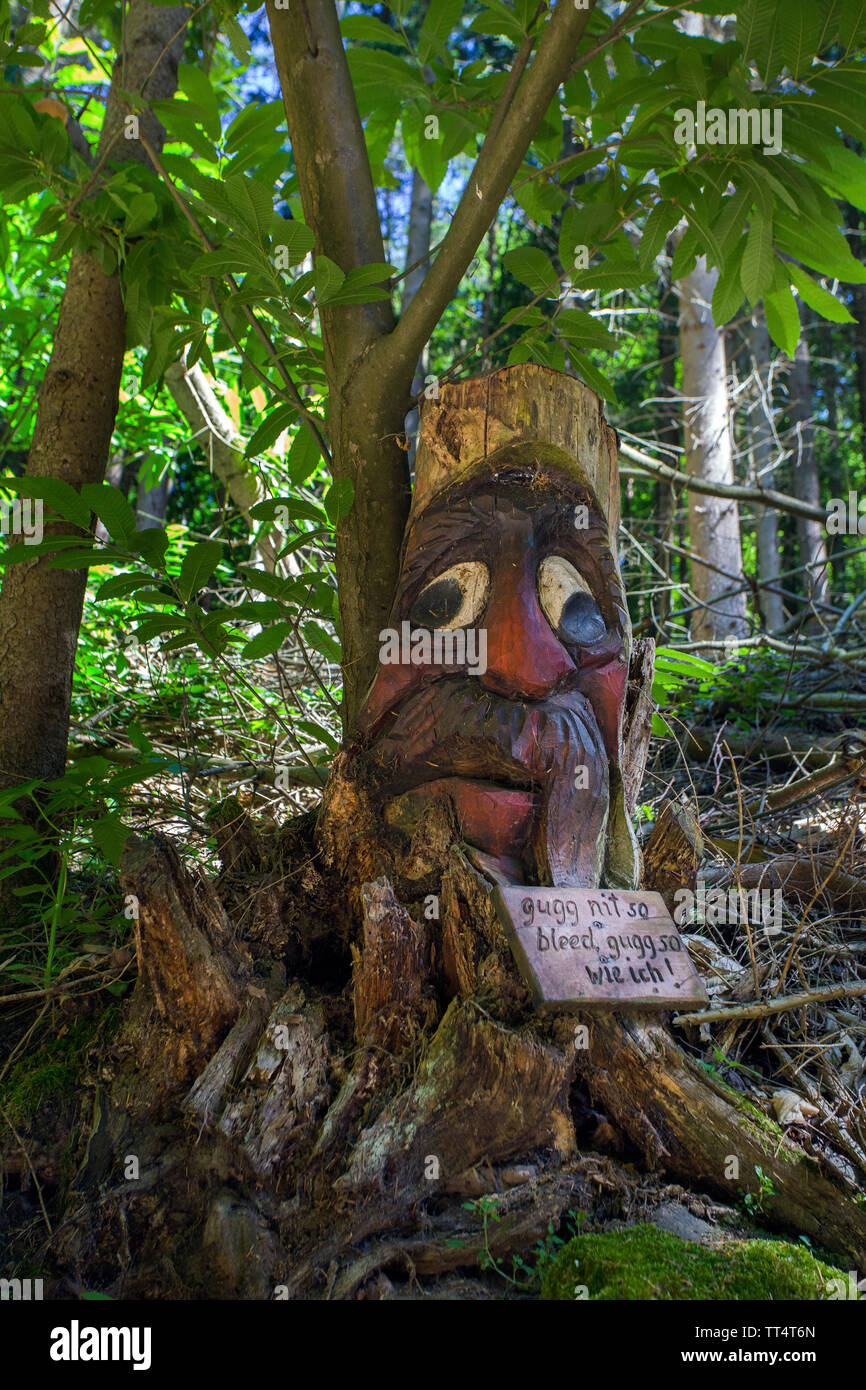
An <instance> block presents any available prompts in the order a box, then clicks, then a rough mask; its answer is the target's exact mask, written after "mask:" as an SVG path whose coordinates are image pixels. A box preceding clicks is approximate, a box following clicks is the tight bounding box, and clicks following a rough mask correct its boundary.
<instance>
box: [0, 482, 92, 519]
mask: <svg viewBox="0 0 866 1390" xmlns="http://www.w3.org/2000/svg"><path fill="white" fill-rule="evenodd" d="M0 488H4V489H6V491H8V492H12V493H14V494H16V495H17V496H19V497H32V498H39V499H41V500H42V501H43V502H47V503H48V505H49V507H51V509H52V511H54V512H56V513H57V515H58V516H59V517H62V518H63V520H64V521H71V522H73V523H74V524H75V525H76V526H81V527H83V528H84V530H85V531H86V530H88V528H89V527H90V507H89V506H88V505H87V503H86V502H85V501H83V499H82V498H81V496H80V494H79V493H77V492H76V491H75V488H73V487H70V486H69V484H68V483H64V482H62V481H61V479H60V478H30V477H26V476H25V477H23V478H13V477H6V478H0Z"/></svg>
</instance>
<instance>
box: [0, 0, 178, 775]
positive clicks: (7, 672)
mask: <svg viewBox="0 0 866 1390" xmlns="http://www.w3.org/2000/svg"><path fill="white" fill-rule="evenodd" d="M186 13H187V12H186V10H185V9H183V8H179V7H172V8H166V7H161V6H154V5H150V4H148V3H147V2H146V0H133V3H132V4H131V6H130V8H129V12H128V15H127V18H126V28H125V45H126V46H125V48H124V50H123V52H122V53H121V54H120V55H119V56H118V59H117V62H116V63H115V67H114V71H113V75H112V87H111V91H110V93H109V98H108V104H107V107H106V114H105V121H104V123H103V128H102V132H101V135H100V140H99V149H98V156H103V155H104V156H106V157H107V158H108V159H109V161H110V162H112V163H114V162H119V161H121V160H132V161H138V162H143V161H144V160H145V158H146V156H145V153H144V150H143V148H142V146H141V144H140V143H139V142H138V141H136V140H129V139H126V138H124V126H123V118H124V116H125V115H126V113H127V109H128V108H127V106H126V102H125V100H124V98H123V97H122V95H121V91H122V90H125V91H133V92H134V91H137V90H141V89H142V88H144V91H145V95H147V96H149V97H151V98H153V97H166V96H170V95H171V94H172V93H173V92H174V90H175V87H176V85H177V64H178V62H179V60H180V56H181V54H182V51H183V38H182V34H181V35H180V36H178V31H179V30H180V29H181V26H182V25H183V22H184V20H185V17H186ZM140 120H141V129H142V133H147V135H148V137H149V138H150V140H151V141H152V142H153V143H154V144H155V146H157V147H159V148H161V146H162V138H163V131H162V128H161V126H160V125H159V123H158V122H157V121H156V119H155V117H153V116H151V115H150V114H149V113H146V112H145V113H143V114H142V115H141V117H140ZM124 351H125V317H124V310H123V298H122V290H121V282H120V278H119V276H117V275H106V274H105V272H104V271H103V270H102V269H101V267H100V266H99V264H98V263H97V262H96V261H95V260H94V259H93V257H92V256H90V255H88V254H84V253H80V252H79V253H77V254H75V255H73V257H72V260H71V262H70V266H69V273H68V276H67V280H66V288H65V291H64V294H63V300H62V302H61V305H60V315H59V319H58V324H57V331H56V333H55V336H54V343H53V346H52V352H51V359H50V361H49V363H48V367H47V368H46V373H45V380H44V382H43V385H42V390H41V392H40V397H39V409H38V411H37V416H36V426H35V429H34V433H33V440H32V443H31V447H30V458H29V464H28V473H29V475H31V476H33V477H41V478H60V479H62V480H63V481H64V482H66V483H69V484H70V485H71V486H73V487H76V488H80V487H81V486H82V484H84V483H99V482H101V481H102V479H103V477H104V475H105V468H106V464H107V462H108V457H109V448H110V444H111V435H112V432H113V429H114V421H115V417H116V414H117V404H118V391H119V387H120V378H121V371H122V368H123V357H124ZM74 529H75V528H71V527H70V526H69V525H67V524H62V523H58V524H56V525H55V526H52V527H50V528H47V534H62V533H68V532H69V531H70V530H73V531H74ZM86 582H87V571H86V570H50V569H46V558H45V557H41V558H38V559H35V560H31V561H25V562H24V563H23V564H19V565H10V566H8V567H7V568H6V570H5V572H4V576H3V586H2V591H0V782H2V784H4V785H7V786H9V785H14V784H15V783H17V782H19V781H22V780H26V779H28V778H53V777H59V776H60V775H61V773H62V772H63V768H64V766H65V763H66V745H67V739H68V734H69V708H70V698H71V690H72V674H73V666H74V662H75V649H76V645H77V642H78V630H79V627H80V624H81V612H82V607H83V603H84V591H85V587H86Z"/></svg>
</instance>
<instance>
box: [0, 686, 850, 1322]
mask: <svg viewBox="0 0 866 1390" xmlns="http://www.w3.org/2000/svg"><path fill="white" fill-rule="evenodd" d="M828 693H829V696H830V697H831V698H828ZM864 710H866V678H864V677H863V676H860V675H859V674H857V673H855V672H854V671H852V670H851V669H850V668H847V667H845V668H843V667H839V666H832V665H830V664H826V665H823V666H818V665H816V664H814V663H812V664H809V663H802V664H800V665H798V666H797V667H796V668H791V667H788V668H785V667H783V666H780V664H779V663H773V662H769V663H767V662H763V661H761V660H760V659H758V660H755V661H751V662H747V663H746V664H745V665H744V666H743V667H742V668H740V669H739V670H737V669H736V668H734V669H732V670H731V671H730V672H728V673H727V674H726V675H725V677H724V679H723V680H722V681H720V682H716V683H715V684H714V686H713V688H712V690H711V691H707V690H705V691H704V692H703V694H702V693H701V692H700V691H699V690H698V691H695V690H692V691H691V692H690V693H689V695H688V699H687V701H686V702H685V704H684V703H683V702H682V701H680V702H679V703H674V704H672V705H670V706H669V707H668V708H667V709H666V710H665V719H666V721H667V725H668V731H667V732H666V733H665V734H663V735H661V736H659V737H657V738H655V739H654V741H653V745H652V748H651V753H650V759H649V762H648V766H647V772H646V777H645V780H644V786H643V793H642V797H641V803H642V804H641V807H640V809H639V812H638V816H639V826H638V830H639V836H640V838H641V839H642V840H643V841H644V843H646V842H647V840H648V838H649V836H650V835H651V834H652V830H653V827H654V826H655V825H656V824H657V823H658V820H659V817H660V813H661V808H662V807H664V806H666V805H671V804H672V805H673V806H674V807H675V808H677V810H678V814H679V815H680V817H681V823H682V825H683V826H684V827H685V829H686V832H687V833H689V834H690V835H691V836H692V842H693V850H694V861H695V865H696V868H697V882H696V889H697V890H699V891H697V892H696V895H695V899H694V908H693V910H692V912H691V916H690V920H689V919H686V920H684V921H683V922H682V927H683V931H684V933H685V934H686V939H687V942H688V946H689V950H690V952H691V954H692V958H693V960H694V962H695V964H696V966H697V969H698V971H699V973H700V974H701V976H702V978H703V979H704V982H705V984H706V987H707V991H708V994H709V996H710V1001H711V1003H710V1007H711V1008H715V1007H721V1008H724V1009H725V1010H726V1011H727V1015H726V1017H725V1018H724V1019H720V1020H708V1021H706V1022H703V1023H695V1022H694V1021H692V1020H690V1019H688V1018H687V1017H683V1018H681V1019H676V1018H675V1019H673V1020H672V1022H671V1027H672V1030H673V1031H674V1033H675V1034H676V1035H677V1038H678V1041H679V1042H680V1043H681V1046H682V1047H683V1048H684V1049H685V1050H686V1051H687V1052H688V1053H689V1054H690V1055H691V1056H692V1057H693V1058H694V1059H695V1060H696V1061H697V1063H698V1064H699V1065H700V1067H702V1068H704V1069H705V1070H706V1072H707V1073H708V1074H709V1075H711V1076H712V1077H714V1078H715V1079H717V1080H718V1081H719V1082H720V1083H722V1084H723V1085H724V1086H726V1087H727V1088H728V1089H729V1090H730V1091H732V1092H735V1093H736V1094H737V1095H738V1096H739V1097H741V1098H742V1100H743V1101H745V1102H748V1103H749V1104H750V1105H752V1106H754V1107H755V1108H756V1109H757V1110H759V1111H760V1112H761V1113H762V1114H764V1115H766V1116H768V1117H769V1118H771V1119H773V1120H775V1121H776V1122H777V1123H778V1124H779V1125H780V1127H781V1128H782V1129H783V1130H784V1131H785V1133H786V1135H787V1136H788V1138H789V1139H790V1140H791V1141H792V1142H793V1143H794V1144H796V1146H797V1147H798V1148H799V1149H801V1150H802V1151H804V1152H805V1153H807V1154H809V1155H812V1156H813V1157H814V1158H816V1159H817V1160H818V1161H819V1162H820V1163H821V1165H822V1166H823V1167H824V1169H825V1170H827V1169H829V1170H833V1171H835V1172H836V1173H837V1174H838V1175H840V1177H841V1178H842V1179H843V1180H844V1181H846V1182H848V1183H849V1184H853V1185H854V1186H855V1187H856V1188H858V1189H859V1192H860V1196H859V1198H858V1199H857V1200H859V1201H860V1202H863V1203H866V1190H864V1182H866V1103H864V1102H866V735H864V733H863V729H862V726H863V723H864V720H863V713H864ZM107 743H108V740H106V745H107ZM229 751H230V750H229ZM228 760H229V761H230V759H228ZM220 783H221V786H222V787H224V788H225V790H230V791H232V792H233V793H234V794H237V795H239V796H240V798H241V800H242V801H243V802H245V803H246V805H247V807H248V808H249V809H250V811H251V812H252V813H253V815H254V816H255V815H257V814H261V812H262V809H263V806H264V821H263V822H261V823H262V824H263V825H265V826H267V825H270V826H271V828H272V829H273V830H275V826H276V820H277V816H276V815H275V814H274V812H275V810H276V805H275V802H276V797H275V793H274V790H273V786H272V785H271V784H269V785H267V786H266V787H265V788H264V789H263V792H262V796H261V797H260V796H259V795H258V789H257V782H256V778H255V774H254V773H253V774H252V776H250V774H249V771H246V772H244V773H243V775H240V774H239V775H238V777H237V778H236V779H235V780H234V781H233V780H232V779H231V778H227V776H226V775H221V776H220ZM227 783H228V785H227ZM217 800H218V798H217V797H216V796H215V795H214V790H213V780H212V778H211V779H208V778H203V779H202V781H201V782H198V783H196V782H195V781H193V783H192V785H191V784H190V782H189V781H187V782H186V783H185V784H181V782H180V781H178V783H177V785H176V786H174V787H172V785H171V778H170V774H169V776H168V777H167V778H166V779H164V780H163V782H162V784H161V786H160V789H159V793H158V797H157V799H156V801H155V802H151V803H148V799H147V794H145V795H144V796H141V797H140V798H139V801H138V803H137V806H132V807H131V808H130V811H129V813H128V815H127V816H126V820H127V823H129V824H131V825H132V826H134V827H135V828H137V829H140V830H141V831H147V830H151V829H153V828H154V826H155V824H156V825H158V826H159V828H160V829H168V830H169V831H174V832H175V834H176V835H177V837H178V839H181V838H183V839H184V840H185V844H181V846H180V848H181V851H182V853H183V851H184V850H185V851H186V852H187V853H188V854H189V855H190V856H191V857H193V858H195V859H198V860H199V861H200V862H202V863H203V864H205V865H210V864H211V863H212V861H213V858H214V855H213V850H212V848H211V845H212V842H209V841H208V839H207V833H208V826H207V822H206V818H205V817H206V809H207V805H208V804H210V805H213V804H214V803H215V802H216V801H217ZM317 800H318V792H317V790H315V789H314V788H312V787H302V788H299V789H297V790H296V791H295V792H294V793H293V795H292V797H291V803H292V804H290V806H289V810H290V812H293V813H295V814H297V813H298V812H299V811H301V810H302V809H303V808H307V810H312V808H313V807H314V806H315V804H316V802H317ZM182 806H185V807H186V808H187V810H189V809H190V807H194V808H195V814H194V817H193V819H194V821H195V822H196V823H198V825H199V826H200V832H199V834H198V835H196V834H195V831H194V830H193V833H192V836H191V835H190V825H189V820H187V821H186V823H185V824H184V817H183V815H182V813H181V812H180V809H179V808H180V807H182ZM284 809H285V808H284ZM73 877H74V875H73ZM76 888H77V891H78V894H79V902H80V903H81V904H82V905H84V911H86V899H87V893H88V891H93V885H92V883H90V881H89V880H88V878H87V876H86V875H82V876H81V879H80V882H78V883H77V885H76ZM701 890H702V891H701ZM99 891H102V887H100V889H99ZM756 891H757V892H758V893H762V894H764V895H765V896H764V897H763V898H761V899H760V906H759V907H758V909H757V911H756V910H755V908H756V903H757V901H758V900H756V899H755V898H754V897H753V896H752V897H749V896H748V895H750V894H751V895H754V893H755V892H756ZM670 905H671V906H674V905H675V904H674V903H671V904H670ZM737 905H739V906H737ZM744 909H745V910H744ZM15 942H17V943H18V944H17V946H15V949H14V950H13V951H11V952H10V951H9V949H8V946H7V947H6V948H5V950H4V954H3V957H2V959H0V982H2V980H3V978H4V976H3V973H2V972H3V969H4V966H6V965H7V963H8V962H9V961H10V959H12V960H14V959H17V960H18V961H19V962H20V959H21V951H22V947H21V945H20V938H19V937H16V938H15V939H14V941H13V945H15ZM89 945H90V947H91V949H83V948H80V949H79V950H78V951H72V950H70V951H69V952H68V955H67V957H66V958H65V964H64V965H63V967H62V971H61V973H60V974H59V975H58V976H57V977H56V978H55V979H53V980H52V981H51V983H50V984H49V985H47V986H40V985H39V983H38V981H37V980H35V979H33V980H30V981H29V982H28V981H26V980H24V981H21V980H20V979H19V981H18V982H17V983H15V984H14V985H11V986H8V987H7V988H6V989H5V990H4V989H2V985H0V1173H2V1205H0V1244H2V1243H3V1242H4V1241H5V1243H6V1246H7V1249H6V1253H5V1254H4V1255H3V1259H2V1263H3V1266H4V1268H3V1271H2V1272H3V1273H4V1274H6V1273H8V1269H7V1266H9V1265H11V1266H12V1267H13V1268H14V1270H15V1271H16V1272H17V1273H18V1274H19V1275H20V1276H22V1277H23V1276H26V1275H27V1274H28V1273H33V1274H36V1273H40V1272H43V1271H44V1272H46V1273H47V1274H48V1277H49V1281H50V1282H49V1288H50V1290H51V1291H52V1293H53V1296H55V1297H60V1298H64V1297H70V1298H72V1297H76V1296H80V1294H81V1293H82V1292H83V1291H85V1292H86V1290H83V1289H82V1287H81V1286H80V1285H78V1284H77V1283H76V1282H75V1280H74V1279H70V1277H69V1275H68V1274H63V1273H62V1272H59V1271H58V1270H57V1268H56V1266H55V1264H54V1261H53V1259H52V1254H51V1250H52V1245H53V1242H54V1240H55V1238H56V1236H57V1232H58V1225H59V1226H60V1227H62V1224H63V1212H64V1204H65V1201H66V1199H67V1196H68V1192H69V1188H70V1185H71V1183H72V1181H73V1179H74V1176H75V1173H76V1171H77V1170H78V1169H79V1166H80V1164H81V1161H82V1153H83V1149H82V1144H83V1136H85V1137H86V1134H87V1133H89V1130H90V1128H91V1127H92V1116H91V1115H89V1114H86V1113H84V1111H85V1109H86V1106H88V1105H91V1104H92V1092H91V1090H90V1088H89V1087H88V1088H82V1084H81V1083H82V1078H83V1077H84V1076H85V1075H87V1076H89V1077H90V1078H92V1077H93V1075H94V1073H98V1071H99V1068H100V1065H101V1059H102V1056H103V1052H104V1049H105V1048H106V1046H108V1045H109V1044H110V1041H111V1039H112V1037H113V1036H114V1035H115V1033H116V1031H117V1028H118V1026H119V1022H120V1019H121V1016H122V1012H123V1009H124V1004H123V996H124V995H125V994H127V993H128V992H129V989H130V986H131V984H132V983H133V981H134V978H135V955H134V951H133V950H132V949H131V946H130V941H129V937H128V935H127V936H126V937H125V938H124V937H123V935H122V934H114V935H112V936H109V937H107V938H102V939H100V940H97V941H91V942H90V943H89ZM11 978H12V977H11V976H10V975H9V974H8V973H7V975H6V979H7V980H11ZM347 988H348V986H347ZM828 994H829V996H830V997H825V996H827V995H828ZM801 996H805V997H801ZM792 999H793V1000H794V1002H793V1003H792V1002H791V1000H792ZM572 1105H573V1109H574V1118H575V1121H576V1124H575V1127H576V1130H577V1133H578V1140H579V1153H578V1155H577V1156H576V1157H574V1158H573V1159H571V1160H570V1161H569V1162H568V1163H567V1164H565V1165H564V1167H563V1168H562V1170H561V1173H560V1174H559V1176H558V1177H557V1179H556V1181H557V1182H558V1183H560V1184H561V1183H563V1182H565V1183H566V1184H568V1183H570V1184H571V1185H572V1187H571V1189H569V1190H573V1193H574V1197H573V1202H571V1201H567V1200H566V1201H564V1202H563V1201H562V1200H560V1201H559V1202H558V1203H556V1202H554V1203H553V1204H552V1206H551V1208H550V1209H551V1211H552V1212H554V1213H555V1215H554V1216H552V1217H551V1220H550V1221H549V1222H548V1221H545V1220H544V1218H543V1213H544V1210H545V1209H546V1208H545V1200H546V1199H545V1197H544V1186H545V1183H548V1182H549V1180H550V1179H549V1175H548V1176H546V1177H545V1178H544V1180H543V1181H542V1180H541V1178H540V1177H539V1176H538V1175H537V1174H536V1172H535V1170H534V1168H533V1165H532V1164H529V1165H524V1166H523V1167H522V1168H517V1169H511V1170H509V1169H508V1168H507V1166H506V1167H505V1168H503V1167H502V1166H496V1167H494V1168H491V1167H490V1166H489V1165H488V1166H487V1168H485V1165H483V1164H481V1165H479V1166H478V1167H477V1168H476V1169H475V1170H472V1173H474V1177H473V1176H472V1174H470V1175H469V1177H468V1178H464V1182H465V1189H464V1191H462V1192H461V1193H458V1194H457V1195H458V1196H460V1197H461V1198H462V1199H463V1200H462V1203H461V1205H462V1207H463V1209H464V1210H465V1211H466V1212H468V1213H469V1214H470V1216H469V1217H467V1220H469V1219H470V1217H471V1220H472V1221H473V1222H474V1226H475V1228H477V1231H478V1233H479V1234H478V1239H477V1240H475V1242H474V1246H473V1255H472V1259H471V1261H469V1262H468V1263H467V1266H466V1267H465V1268H464V1267H461V1265H460V1263H459V1256H458V1255H455V1257H454V1261H453V1262H452V1263H453V1266H454V1267H453V1268H452V1269H451V1270H450V1271H449V1272H446V1273H441V1272H438V1273H436V1274H435V1275H432V1276H431V1277H429V1278H425V1276H424V1274H423V1271H421V1272H419V1271H411V1270H410V1271H408V1272H407V1271H406V1270H405V1269H403V1270H401V1273H400V1277H396V1276H394V1275H393V1274H391V1275H389V1274H388V1273H386V1272H383V1271H382V1270H379V1271H377V1272H376V1273H375V1276H374V1277H371V1279H370V1280H368V1281H366V1282H364V1281H363V1280H362V1281H361V1282H360V1283H359V1287H358V1293H357V1294H356V1295H355V1296H358V1297H367V1298H427V1297H429V1298H433V1299H438V1298H461V1299H462V1298H468V1299H476V1298H503V1297H505V1298H526V1297H537V1296H538V1292H539V1289H540V1287H541V1283H542V1278H543V1276H544V1274H545V1271H546V1270H548V1269H549V1267H550V1266H551V1265H552V1263H553V1261H554V1259H555V1257H556V1256H557V1254H558V1253H559V1252H560V1250H561V1249H562V1248H563V1243H564V1242H566V1241H567V1240H569V1239H570V1238H571V1237H573V1236H575V1235H577V1234H580V1235H581V1236H583V1235H586V1234H591V1233H597V1232H604V1231H607V1232H611V1233H614V1232H616V1231H619V1230H621V1229H622V1228H623V1227H624V1226H627V1227H631V1226H634V1225H635V1224H638V1223H644V1222H649V1223H651V1224H653V1225H656V1226H658V1228H659V1229H661V1230H664V1231H668V1232H671V1233H673V1234H674V1235H679V1236H682V1237H684V1238H685V1239H686V1240H688V1241H692V1242H697V1243H701V1244H703V1245H705V1246H709V1247H712V1246H714V1245H715V1244H718V1242H719V1240H729V1239H733V1238H736V1239H743V1238H748V1237H752V1236H760V1235H762V1234H763V1235H767V1232H766V1230H765V1227H764V1220H763V1218H764V1215H765V1213H766V1211H767V1210H769V1209H770V1208H771V1206H772V1197H773V1189H772V1183H770V1182H768V1181H765V1179H764V1175H763V1174H762V1173H761V1171H760V1170H759V1169H758V1170H756V1173H757V1178H758V1186H757V1191H756V1190H755V1181H754V1178H753V1177H752V1175H751V1174H749V1175H746V1179H747V1180H745V1181H744V1184H743V1196H742V1200H741V1202H740V1203H739V1204H737V1205H736V1206H733V1205H730V1204H725V1203H724V1202H720V1201H718V1200H717V1199H714V1198H713V1197H711V1196H709V1195H707V1193H705V1192H701V1191H699V1190H689V1189H686V1188H684V1187H682V1186H681V1185H678V1184H672V1183H671V1182H669V1181H668V1180H667V1179H666V1178H665V1177H664V1175H662V1174H658V1173H653V1172H646V1171H643V1170H642V1167H643V1166H642V1164H641V1161H640V1155H639V1154H638V1153H637V1152H636V1151H635V1150H634V1149H633V1148H632V1146H631V1145H630V1144H629V1143H628V1142H627V1140H625V1139H624V1137H623V1136H622V1134H621V1133H620V1132H619V1131H618V1129H617V1127H616V1125H615V1124H611V1123H610V1120H609V1117H608V1116H607V1115H605V1114H604V1112H603V1111H599V1110H596V1109H594V1108H593V1106H592V1105H591V1104H590V1103H589V1101H588V1100H587V1099H586V1098H585V1097H581V1096H580V1095H579V1093H578V1092H573V1095H572ZM527 1186H528V1188H529V1189H533V1190H534V1189H535V1188H536V1186H537V1188H538V1193H539V1197H538V1206H539V1212H540V1213H541V1219H540V1225H539V1222H536V1223H535V1228H534V1229H533V1230H532V1232H531V1235H532V1238H531V1239H528V1243H527V1245H526V1248H525V1250H523V1251H521V1252H520V1253H519V1254H518V1256H517V1257H515V1256H514V1254H513V1252H512V1253H510V1254H509V1255H508V1256H507V1258H506V1257H505V1256H501V1257H500V1256H499V1255H498V1254H497V1229H498V1228H499V1227H500V1225H502V1223H503V1222H505V1225H507V1220H506V1218H507V1217H508V1213H509V1202H510V1200H511V1195H512V1194H518V1193H519V1192H521V1191H524V1190H525V1189H526V1188H527ZM527 1230H528V1231H529V1227H528V1228H527ZM790 1238H793V1239H794V1240H796V1238H797V1233H796V1232H792V1233H790ZM451 1239H452V1243H453V1244H454V1246H455V1249H459V1245H460V1241H461V1240H465V1239H466V1235H465V1231H460V1230H457V1229H456V1228H455V1230H454V1232H453V1233H452V1237H451ZM479 1242H480V1245H479ZM806 1244H807V1245H809V1242H808V1241H806ZM826 1253H828V1254H829V1255H830V1256H831V1257H832V1255H833V1253H834V1252H832V1251H830V1252H826ZM470 1264H471V1265H472V1266H473V1267H472V1268H469V1265H470ZM92 1278H93V1283H94V1285H95V1286H97V1287H98V1285H99V1271H98V1269H94V1271H93V1274H92Z"/></svg>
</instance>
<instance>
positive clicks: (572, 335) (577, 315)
mask: <svg viewBox="0 0 866 1390" xmlns="http://www.w3.org/2000/svg"><path fill="white" fill-rule="evenodd" d="M553 322H554V327H555V328H556V329H557V330H558V331H559V332H560V333H561V334H562V336H563V338H565V339H566V341H567V342H569V343H573V344H574V346H575V347H576V348H577V349H578V351H579V350H580V349H581V348H583V349H585V350H589V349H591V348H600V349H601V350H602V351H606V352H613V351H614V349H615V348H616V338H615V337H614V336H613V334H612V333H611V332H609V330H608V329H607V328H605V326H604V324H603V323H602V322H601V320H600V319H596V318H593V316H592V314H588V313H587V312H586V310H585V309H561V310H560V312H559V313H558V314H557V315H556V318H555V319H554V321H553Z"/></svg>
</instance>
